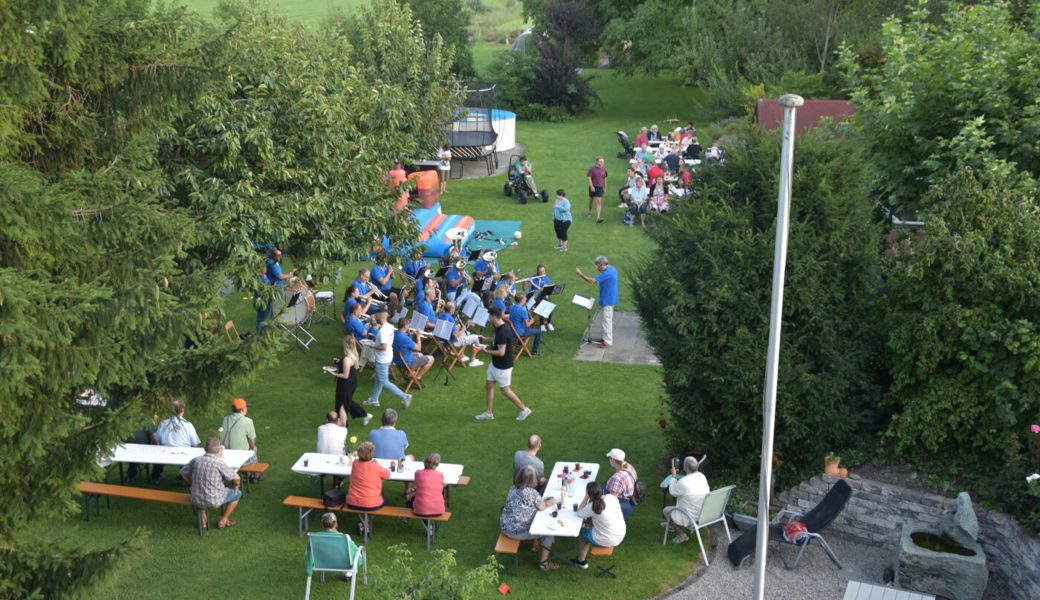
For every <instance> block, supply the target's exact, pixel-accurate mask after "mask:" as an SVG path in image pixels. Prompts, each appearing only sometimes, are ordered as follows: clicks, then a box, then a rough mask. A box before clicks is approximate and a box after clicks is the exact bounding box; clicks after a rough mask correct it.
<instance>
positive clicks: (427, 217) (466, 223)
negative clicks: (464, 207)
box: [412, 203, 477, 257]
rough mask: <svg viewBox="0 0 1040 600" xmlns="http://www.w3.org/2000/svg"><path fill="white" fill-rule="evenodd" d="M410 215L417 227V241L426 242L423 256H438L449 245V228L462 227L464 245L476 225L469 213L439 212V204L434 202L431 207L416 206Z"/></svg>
mask: <svg viewBox="0 0 1040 600" xmlns="http://www.w3.org/2000/svg"><path fill="white" fill-rule="evenodd" d="M412 217H413V218H414V219H415V221H416V225H417V226H418V228H419V236H418V237H417V238H416V239H417V240H418V242H419V243H421V244H426V252H425V253H424V255H425V256H430V257H440V256H441V255H442V254H444V251H445V250H447V249H448V247H449V246H451V242H452V240H451V238H449V237H448V235H447V232H448V230H449V229H455V228H459V229H463V230H465V232H466V235H465V237H463V238H462V245H463V246H465V245H466V242H467V241H468V240H469V236H471V235H472V234H473V230H474V229H475V228H476V226H477V222H476V221H475V220H474V219H473V217H471V216H469V215H446V214H444V213H442V212H441V205H440V204H439V203H438V204H435V205H434V206H433V207H431V208H416V209H415V210H413V211H412Z"/></svg>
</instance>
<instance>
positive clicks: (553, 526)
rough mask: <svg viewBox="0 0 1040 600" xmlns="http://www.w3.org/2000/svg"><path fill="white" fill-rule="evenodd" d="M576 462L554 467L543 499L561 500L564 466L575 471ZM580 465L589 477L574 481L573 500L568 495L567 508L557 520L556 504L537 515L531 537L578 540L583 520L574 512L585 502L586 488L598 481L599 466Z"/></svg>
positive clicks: (563, 463)
mask: <svg viewBox="0 0 1040 600" xmlns="http://www.w3.org/2000/svg"><path fill="white" fill-rule="evenodd" d="M575 462H578V461H574V462H558V463H556V464H555V465H553V470H552V474H551V475H550V476H549V477H548V481H546V483H545V493H544V494H542V498H549V497H550V496H551V497H553V498H556V499H557V500H559V499H560V484H561V481H562V480H561V479H560V477H559V475H560V474H561V473H563V467H564V465H566V466H567V467H569V468H570V469H571V470H574V464H575ZM580 464H581V471H582V473H584V472H585V471H589V476H588V477H587V478H586V479H582V478H581V477H580V476H579V477H578V478H577V479H576V480H575V481H574V497H573V498H572V497H571V495H570V494H567V506H564V507H562V508H561V509H560V510H559V511H558V513H557V516H556V517H555V518H554V517H553V516H552V511H554V510H556V505H555V504H554V505H552V506H550V507H547V508H546V509H545V510H543V511H540V512H539V513H538V514H537V515H535V517H534V521H533V522H532V523H531V535H538V536H542V535H552V536H556V537H575V538H576V537H578V535H579V534H580V533H581V522H582V519H581V518H580V517H578V515H577V514H576V513H575V512H574V504H575V503H577V504H581V502H582V501H583V500H585V486H587V485H588V483H589V482H590V481H596V475H597V474H598V473H599V465H598V464H596V463H585V462H583V463H580Z"/></svg>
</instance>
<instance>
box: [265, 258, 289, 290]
mask: <svg viewBox="0 0 1040 600" xmlns="http://www.w3.org/2000/svg"><path fill="white" fill-rule="evenodd" d="M267 283H269V284H271V285H273V286H275V287H282V286H283V285H285V280H284V279H282V265H280V264H278V261H276V260H275V259H273V258H269V259H267Z"/></svg>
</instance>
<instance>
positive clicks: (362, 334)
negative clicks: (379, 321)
mask: <svg viewBox="0 0 1040 600" xmlns="http://www.w3.org/2000/svg"><path fill="white" fill-rule="evenodd" d="M362 314H364V313H362V311H361V304H359V303H357V302H355V303H354V304H353V305H352V306H351V311H350V314H349V315H347V319H346V320H345V321H344V322H343V333H349V334H352V335H353V336H354V339H355V340H357V341H358V342H359V343H360V342H361V340H363V339H365V338H367V337H368V327H366V326H365V323H364V321H362V320H361V315H362Z"/></svg>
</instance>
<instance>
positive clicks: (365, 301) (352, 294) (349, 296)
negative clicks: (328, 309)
mask: <svg viewBox="0 0 1040 600" xmlns="http://www.w3.org/2000/svg"><path fill="white" fill-rule="evenodd" d="M371 302H372V300H371V299H369V298H361V295H360V294H359V293H358V289H357V288H356V287H354V284H350V285H348V286H347V291H345V292H343V320H344V321H346V320H347V317H349V316H350V308H351V307H352V306H354V305H355V304H361V312H362V314H364V313H366V312H368V307H369V304H370V303H371Z"/></svg>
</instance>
